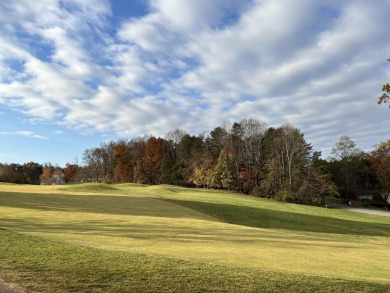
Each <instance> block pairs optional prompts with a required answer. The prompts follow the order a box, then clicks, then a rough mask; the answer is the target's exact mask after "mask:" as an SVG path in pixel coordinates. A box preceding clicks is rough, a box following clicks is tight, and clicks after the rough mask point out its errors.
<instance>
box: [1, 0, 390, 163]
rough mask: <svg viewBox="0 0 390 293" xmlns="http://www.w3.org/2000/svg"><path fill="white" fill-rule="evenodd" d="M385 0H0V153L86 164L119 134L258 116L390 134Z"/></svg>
mask: <svg viewBox="0 0 390 293" xmlns="http://www.w3.org/2000/svg"><path fill="white" fill-rule="evenodd" d="M389 10H390V1H389V0H376V1H375V2H371V1H363V0H354V1H352V0H345V1H332V0H331V1H329V0H327V1H325V0H324V1H320V0H319V1H311V0H297V1H287V0H261V1H260V0H248V1H244V0H150V1H147V0H133V1H124V0H116V1H103V0H102V1H98V0H84V1H81V0H79V1H76V0H73V1H68V0H64V1H60V0H40V1H29V0H18V1H1V2H0V162H16V163H24V162H28V161H35V162H39V163H44V162H52V163H53V164H59V165H60V166H64V165H65V163H67V162H72V161H74V159H75V157H78V158H79V160H81V157H82V153H83V151H84V149H86V148H91V147H95V146H98V145H99V144H100V143H101V142H104V141H107V140H115V139H117V138H132V137H136V136H142V135H144V134H153V135H156V136H163V135H164V134H165V133H167V132H168V131H171V130H174V129H176V128H180V129H184V130H186V131H188V132H189V133H191V134H199V133H201V132H203V131H205V130H212V129H213V128H215V127H217V126H220V125H221V124H222V123H223V122H225V121H230V122H235V121H240V120H242V119H246V118H254V119H257V120H259V121H262V122H266V123H268V125H269V126H275V127H276V126H280V125H282V124H284V123H291V124H293V125H294V126H296V127H299V128H300V129H301V130H302V131H303V133H304V134H305V137H306V140H307V141H308V142H310V143H312V144H313V146H314V148H315V149H316V150H321V151H323V153H324V154H325V156H326V155H327V154H329V151H330V149H331V147H332V146H333V145H334V143H335V142H336V141H337V140H338V138H339V137H340V136H341V135H344V134H346V135H349V136H350V137H352V139H354V140H355V141H356V143H357V145H358V147H360V148H362V149H364V150H366V151H370V150H372V148H373V147H374V145H375V144H377V143H379V142H380V141H383V140H387V139H389V131H388V127H387V125H388V122H389V117H390V109H388V108H387V107H386V106H383V105H382V106H378V105H376V99H377V97H379V96H380V94H381V92H380V89H381V85H382V84H383V83H385V82H389V81H390V63H388V62H387V61H386V59H387V58H389V57H390V39H389V38H388V37H387V36H388V28H389V27H390V18H389V17H388V11H389Z"/></svg>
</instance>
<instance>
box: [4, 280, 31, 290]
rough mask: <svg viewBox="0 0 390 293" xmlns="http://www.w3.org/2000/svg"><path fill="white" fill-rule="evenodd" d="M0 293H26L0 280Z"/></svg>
mask: <svg viewBox="0 0 390 293" xmlns="http://www.w3.org/2000/svg"><path fill="white" fill-rule="evenodd" d="M0 293H26V291H24V290H23V289H22V288H20V287H19V286H18V285H16V284H12V283H4V282H3V280H1V279H0Z"/></svg>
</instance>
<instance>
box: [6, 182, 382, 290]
mask: <svg viewBox="0 0 390 293" xmlns="http://www.w3.org/2000/svg"><path fill="white" fill-rule="evenodd" d="M0 227H2V228H5V229H7V230H8V231H9V232H8V231H4V230H0V233H1V234H0V235H1V236H0V237H1V240H0V241H2V243H1V244H2V245H1V246H2V248H0V261H1V262H2V263H3V262H4V263H5V264H6V266H0V278H3V279H6V280H9V281H12V282H16V283H18V284H21V285H22V286H24V287H26V288H35V289H34V290H37V291H42V292H53V291H59V292H60V291H63V292H72V291H73V292H82V291H85V292H91V291H95V292H99V290H101V292H110V291H111V292H120V291H123V292H126V291H127V292H128V291H132V288H133V289H134V288H140V289H139V290H137V291H139V292H142V291H149V292H158V291H173V292H181V291H192V292H202V291H215V292H237V291H241V292H256V291H257V292H259V291H261V292H264V291H268V292H274V291H285V292H286V291H287V292H313V291H322V292H330V291H335V292H356V291H359V292H365V291H367V292H390V291H389V290H387V288H389V286H390V281H389V280H390V268H389V266H388V264H389V260H390V249H389V248H390V241H389V239H390V218H389V217H379V216H373V215H365V214H359V213H353V212H348V211H343V210H333V209H324V208H317V207H308V206H301V205H294V204H284V203H278V202H272V201H269V200H262V199H257V198H253V197H248V196H242V195H236V194H231V193H225V192H218V191H207V190H201V189H184V188H180V187H176V186H144V185H133V184H114V185H104V184H78V185H70V186H60V187H59V186H48V187H45V186H16V185H2V184H0ZM20 233H22V236H21V235H20ZM37 236H38V237H37ZM17 239H22V240H17ZM4 247H6V248H4ZM119 260H121V261H119ZM122 260H123V262H122ZM73 262H75V265H73V264H72V263H73ZM88 264H89V265H90V266H89V267H88ZM79 275H80V276H82V277H79ZM127 275H128V276H131V277H126V276H127ZM72 278H76V279H77V280H75V282H74V283H72V282H71V281H69V279H72ZM51 279H53V280H54V281H53V280H51ZM119 280H120V282H119ZM73 284H74V285H73ZM34 286H37V287H34ZM45 286H47V288H46V287H45ZM69 286H70V287H69ZM72 286H74V287H72ZM37 288H38V289H37ZM39 288H40V289H39ZM45 288H46V289H45ZM126 288H127V289H126ZM159 289H161V290H159ZM31 290H32V289H31Z"/></svg>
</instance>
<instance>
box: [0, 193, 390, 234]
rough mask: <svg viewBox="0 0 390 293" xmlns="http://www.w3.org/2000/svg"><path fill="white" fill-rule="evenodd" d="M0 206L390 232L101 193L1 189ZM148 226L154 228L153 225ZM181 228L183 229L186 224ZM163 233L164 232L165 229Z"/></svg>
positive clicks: (377, 226)
mask: <svg viewBox="0 0 390 293" xmlns="http://www.w3.org/2000/svg"><path fill="white" fill-rule="evenodd" d="M0 206H5V207H12V208H25V209H32V210H39V211H60V212H69V213H72V212H74V213H76V212H80V213H98V214H109V215H110V214H111V215H129V216H148V217H166V218H171V219H172V218H173V219H175V218H177V219H180V218H182V219H184V218H190V219H199V220H208V221H214V222H226V223H230V224H235V225H242V226H247V227H255V228H264V229H283V230H290V231H297V232H316V233H329V234H350V235H361V236H385V237H386V236H390V221H389V223H388V224H387V223H386V224H384V223H368V222H362V221H354V220H346V219H336V218H332V217H325V216H316V215H306V214H297V213H292V212H286V211H276V210H270V209H265V208H261V207H248V206H240V205H232V204H223V203H210V202H200V201H191V200H179V199H164V198H158V199H156V198H151V197H130V196H115V195H103V194H99V195H98V194H97V195H87V194H86V195H74V194H38V193H11V192H6V193H5V192H2V193H0ZM179 206H180V207H179ZM183 207H184V208H183ZM194 211H196V212H194ZM102 226H103V225H102ZM143 227H145V225H143ZM148 228H150V229H153V227H148ZM113 229H115V228H113ZM140 229H141V228H140ZM159 229H160V230H164V229H166V227H165V228H164V227H160V228H159ZM183 229H184V230H185V228H183ZM179 230H180V229H179ZM180 233H181V232H180ZM192 233H195V234H196V233H197V232H196V231H193V232H192ZM164 235H167V234H166V233H164Z"/></svg>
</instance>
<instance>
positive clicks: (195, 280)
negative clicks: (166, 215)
mask: <svg viewBox="0 0 390 293" xmlns="http://www.w3.org/2000/svg"><path fill="white" fill-rule="evenodd" d="M0 261H1V264H2V265H1V266H0V276H1V277H2V278H3V279H4V280H5V281H7V282H13V283H17V284H19V285H20V286H22V287H23V288H25V289H27V290H28V291H31V292H388V285H387V284H378V283H371V282H362V281H351V280H342V279H336V278H321V277H313V276H305V275H296V274H286V273H275V272H266V271H262V270H253V269H245V268H236V267H227V266H221V265H210V264H204V263H199V262H190V261H182V260H177V259H172V258H164V257H156V256H150V255H149V256H148V255H142V254H131V253H124V252H116V251H105V250H99V249H94V248H88V247H80V246H76V245H71V244H68V243H64V242H57V241H52V240H47V239H42V238H40V237H32V236H28V235H22V234H19V233H15V232H10V231H6V230H3V229H0Z"/></svg>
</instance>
